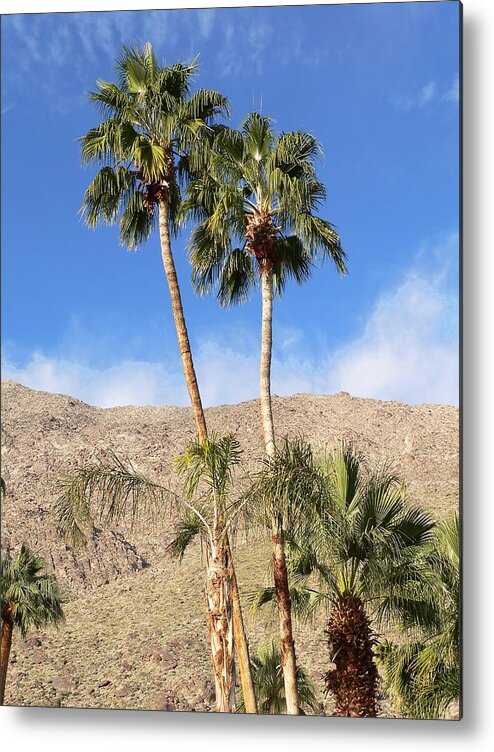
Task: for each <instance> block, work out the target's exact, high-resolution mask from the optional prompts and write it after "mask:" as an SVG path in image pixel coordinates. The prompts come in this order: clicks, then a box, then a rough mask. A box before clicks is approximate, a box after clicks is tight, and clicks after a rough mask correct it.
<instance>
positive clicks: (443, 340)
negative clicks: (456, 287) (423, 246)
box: [329, 274, 458, 404]
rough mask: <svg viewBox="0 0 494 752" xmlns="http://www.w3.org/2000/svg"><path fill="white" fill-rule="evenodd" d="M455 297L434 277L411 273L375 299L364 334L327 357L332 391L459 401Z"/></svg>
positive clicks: (408, 400)
mask: <svg viewBox="0 0 494 752" xmlns="http://www.w3.org/2000/svg"><path fill="white" fill-rule="evenodd" d="M452 309H453V310H454V309H456V302H455V301H454V300H452V299H451V297H450V295H449V294H448V293H445V291H444V290H443V289H442V287H441V284H440V282H439V281H438V280H434V279H432V280H431V279H429V278H427V277H425V276H423V275H419V274H411V275H410V276H409V277H408V278H407V279H405V280H404V281H403V283H402V284H401V285H400V286H399V287H398V288H397V289H396V290H394V291H393V292H391V293H389V294H387V295H385V296H383V297H382V298H381V299H380V300H379V301H378V303H377V304H376V306H375V308H374V310H373V312H372V314H371V316H370V318H369V320H368V321H367V324H366V325H365V328H364V331H363V333H362V335H361V336H360V337H359V338H358V339H357V340H355V341H354V342H352V343H350V344H349V345H348V346H346V347H345V348H344V349H342V350H341V351H340V352H338V353H336V354H334V356H333V357H332V359H331V368H330V372H331V375H330V378H329V383H330V384H331V391H337V390H340V389H344V390H345V391H348V392H350V393H351V394H358V395H359V396H362V397H374V398H377V399H395V400H398V401H402V402H411V403H414V402H442V403H447V404H458V335H457V332H456V331H455V326H454V323H453V322H452V320H451V318H452V316H451V314H452Z"/></svg>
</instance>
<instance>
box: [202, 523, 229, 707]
mask: <svg viewBox="0 0 494 752" xmlns="http://www.w3.org/2000/svg"><path fill="white" fill-rule="evenodd" d="M209 546H210V550H209V551H208V562H207V576H206V597H207V602H208V619H209V639H210V643H211V658H212V662H213V671H214V685H215V692H216V711H217V712H218V713H234V712H235V657H234V647H233V609H232V577H231V566H230V563H229V559H230V557H229V556H228V548H227V546H226V545H225V541H224V538H223V537H222V536H221V526H219V527H218V529H217V530H216V531H215V532H214V540H213V541H211V542H210V544H209Z"/></svg>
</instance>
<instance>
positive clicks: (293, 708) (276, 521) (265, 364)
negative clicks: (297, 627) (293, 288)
mask: <svg viewBox="0 0 494 752" xmlns="http://www.w3.org/2000/svg"><path fill="white" fill-rule="evenodd" d="M261 295H262V328H261V368H260V397H261V417H262V430H263V435H264V445H265V448H266V454H267V456H268V457H272V456H273V455H274V452H275V443H274V423H273V411H272V405H271V354H272V339H273V334H272V327H273V274H272V272H271V271H270V270H267V269H261ZM271 540H272V543H273V569H274V587H275V593H276V604H277V607H278V620H279V626H280V656H281V667H282V670H283V682H284V685H285V697H286V710H287V713H288V714H289V715H299V713H300V703H299V698H298V687H297V663H296V656H295V641H294V639H293V627H292V606H291V601H290V589H289V585H288V571H287V567H286V559H285V544H284V539H283V527H282V524H281V520H280V518H279V516H278V515H273V517H272V520H271Z"/></svg>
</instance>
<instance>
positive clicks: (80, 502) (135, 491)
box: [54, 455, 178, 546]
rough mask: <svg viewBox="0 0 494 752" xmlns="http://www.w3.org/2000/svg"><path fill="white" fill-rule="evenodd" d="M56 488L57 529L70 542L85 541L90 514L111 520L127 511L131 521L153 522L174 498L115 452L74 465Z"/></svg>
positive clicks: (91, 518)
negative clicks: (106, 461)
mask: <svg viewBox="0 0 494 752" xmlns="http://www.w3.org/2000/svg"><path fill="white" fill-rule="evenodd" d="M57 490H58V497H57V500H56V502H55V505H54V514H55V519H56V522H57V526H58V531H59V533H60V534H61V535H62V536H64V537H65V538H67V539H68V540H69V541H70V542H71V544H72V545H73V546H79V545H84V544H85V543H86V540H87V533H86V530H87V526H88V524H89V523H90V522H92V520H93V519H94V518H98V519H101V520H103V521H104V522H105V523H107V524H111V523H114V522H119V521H120V520H122V519H123V518H124V517H125V516H127V515H128V516H129V517H130V520H131V523H132V524H135V523H136V522H137V521H143V522H151V523H153V524H154V522H155V521H156V517H157V515H158V514H163V513H164V512H165V511H166V510H167V509H169V508H170V506H171V505H175V504H176V503H177V502H178V499H177V496H176V494H175V493H173V492H172V491H171V490H170V489H168V488H165V487H164V486H162V485H161V484H160V483H158V482H156V481H153V480H150V479H149V478H146V476H144V475H143V474H142V473H140V472H139V471H138V470H137V469H136V468H135V467H134V466H133V465H132V463H131V462H130V461H128V462H123V461H122V460H120V459H119V458H118V457H116V456H115V455H114V456H113V458H112V461H111V463H110V464H103V463H102V462H95V463H91V464H88V465H84V466H82V467H79V468H77V469H76V470H75V471H74V472H72V473H71V474H70V475H67V476H65V477H64V478H62V479H60V481H59V482H58V484H57Z"/></svg>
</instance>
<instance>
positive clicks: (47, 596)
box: [0, 543, 64, 705]
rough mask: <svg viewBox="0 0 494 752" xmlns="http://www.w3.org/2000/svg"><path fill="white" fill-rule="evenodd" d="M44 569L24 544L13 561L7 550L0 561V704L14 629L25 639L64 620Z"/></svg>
mask: <svg viewBox="0 0 494 752" xmlns="http://www.w3.org/2000/svg"><path fill="white" fill-rule="evenodd" d="M44 569H46V563H45V561H44V560H43V559H42V558H40V557H39V556H35V555H34V554H33V553H31V551H30V550H29V548H28V547H27V546H26V545H25V544H24V543H23V544H22V546H21V548H20V550H19V553H18V554H17V556H16V557H15V558H12V556H11V553H10V551H8V552H7V554H6V556H5V557H3V558H2V564H1V575H2V576H1V615H2V636H1V668H0V705H3V702H4V697H5V683H6V679H7V668H8V664H9V656H10V649H11V647H12V637H13V632H14V629H15V628H17V629H19V631H20V633H21V635H22V637H26V635H27V633H28V632H29V631H30V630H31V629H41V628H43V627H45V626H46V625H48V624H54V625H58V624H60V622H61V621H63V618H64V615H63V610H62V604H61V600H60V593H59V590H58V586H57V583H56V581H55V579H54V577H52V576H51V575H49V574H46V573H43V570H44Z"/></svg>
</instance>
